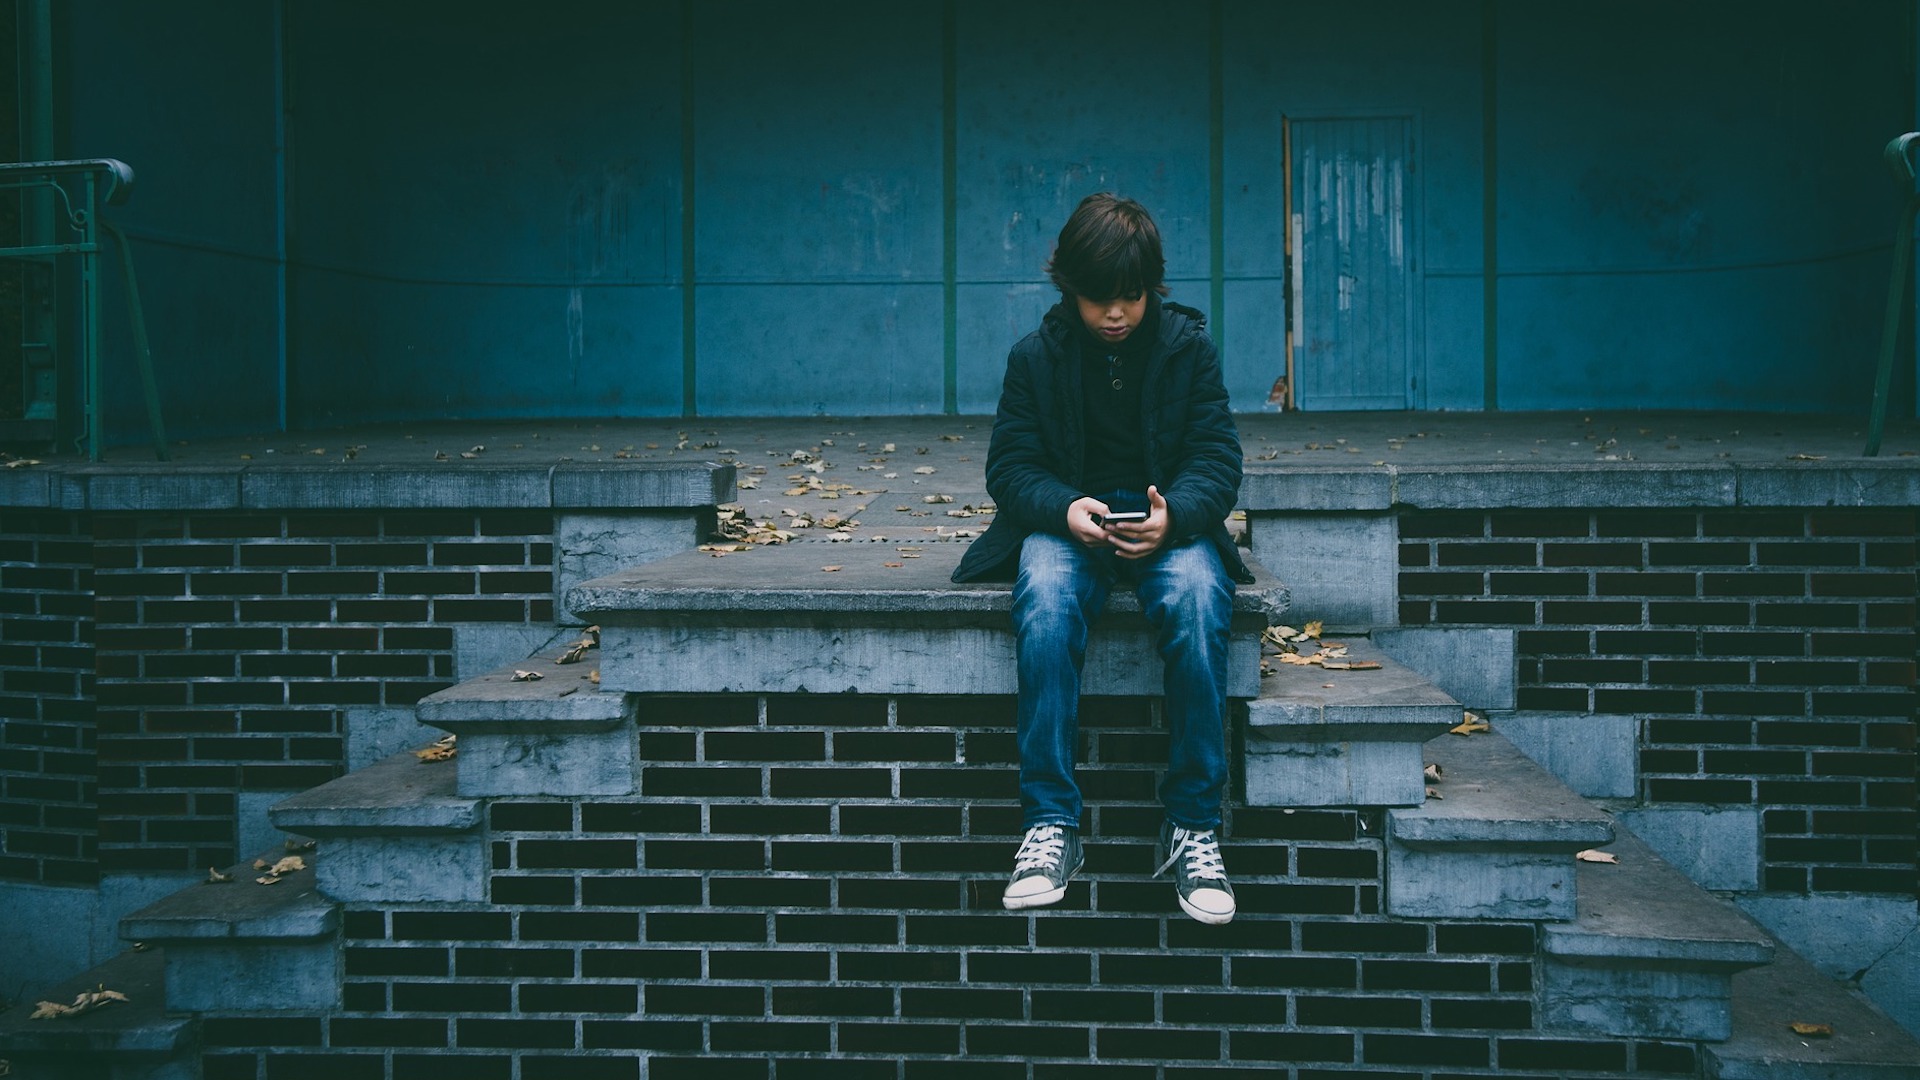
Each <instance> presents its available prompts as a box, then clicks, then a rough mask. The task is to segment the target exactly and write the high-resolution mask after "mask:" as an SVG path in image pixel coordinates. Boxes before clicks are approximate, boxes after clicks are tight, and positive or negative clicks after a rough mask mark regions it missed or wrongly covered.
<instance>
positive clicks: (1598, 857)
mask: <svg viewBox="0 0 1920 1080" xmlns="http://www.w3.org/2000/svg"><path fill="white" fill-rule="evenodd" d="M1573 857H1574V858H1576V859H1578V860H1580V861H1581V862H1592V863H1617V862H1619V861H1620V857H1619V856H1617V855H1615V854H1613V853H1612V852H1610V851H1601V850H1600V849H1599V848H1586V849H1584V850H1581V851H1576V852H1574V853H1573Z"/></svg>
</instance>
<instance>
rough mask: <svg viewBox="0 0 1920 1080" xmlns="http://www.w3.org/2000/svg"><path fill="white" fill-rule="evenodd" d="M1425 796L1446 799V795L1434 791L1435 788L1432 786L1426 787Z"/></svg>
mask: <svg viewBox="0 0 1920 1080" xmlns="http://www.w3.org/2000/svg"><path fill="white" fill-rule="evenodd" d="M1427 798H1429V799H1440V800H1443V801H1444V800H1445V799H1446V796H1445V795H1442V794H1440V793H1439V792H1437V791H1435V790H1433V789H1432V788H1428V789H1427Z"/></svg>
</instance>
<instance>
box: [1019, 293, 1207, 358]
mask: <svg viewBox="0 0 1920 1080" xmlns="http://www.w3.org/2000/svg"><path fill="white" fill-rule="evenodd" d="M1147 296H1148V301H1147V302H1148V303H1150V304H1154V305H1157V306H1158V307H1159V309H1160V319H1159V340H1157V341H1156V342H1155V343H1154V345H1155V348H1154V352H1155V353H1157V354H1159V355H1162V356H1165V355H1167V354H1169V353H1172V352H1174V351H1176V350H1178V349H1179V348H1180V347H1181V346H1183V345H1185V344H1187V342H1188V341H1189V340H1191V339H1192V338H1193V337H1194V336H1195V335H1196V334H1199V333H1200V332H1201V331H1202V330H1205V329H1206V328H1207V317H1206V316H1205V315H1203V314H1201V313H1200V312H1199V311H1197V310H1195V309H1194V308H1190V307H1188V306H1186V305H1185V304H1176V303H1174V302H1173V301H1171V300H1162V299H1160V296H1159V294H1158V293H1148V294H1147ZM1141 321H1142V322H1146V321H1148V320H1145V319H1143V320H1141ZM1040 334H1041V336H1042V337H1044V338H1046V339H1047V342H1048V344H1050V345H1052V346H1053V352H1054V355H1056V356H1078V355H1079V349H1078V343H1079V340H1080V337H1081V334H1080V312H1079V309H1078V306H1077V305H1075V304H1074V303H1073V302H1071V301H1069V300H1068V299H1067V298H1065V297H1061V298H1060V302H1059V303H1056V304H1054V305H1053V307H1051V308H1049V309H1048V310H1047V314H1046V315H1045V316H1044V317H1043V318H1042V319H1041V320H1040ZM1069 346H1071V347H1072V351H1068V349H1069Z"/></svg>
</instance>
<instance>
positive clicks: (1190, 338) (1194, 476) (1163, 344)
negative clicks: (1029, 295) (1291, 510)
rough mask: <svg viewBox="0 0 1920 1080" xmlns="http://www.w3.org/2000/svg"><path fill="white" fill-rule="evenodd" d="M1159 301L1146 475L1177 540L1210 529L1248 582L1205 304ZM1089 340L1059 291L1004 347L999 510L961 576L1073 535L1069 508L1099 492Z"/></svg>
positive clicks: (1231, 566) (1145, 397)
mask: <svg viewBox="0 0 1920 1080" xmlns="http://www.w3.org/2000/svg"><path fill="white" fill-rule="evenodd" d="M1159 309H1160V318H1159V326H1158V327H1157V331H1156V332H1155V333H1154V335H1153V338H1152V347H1151V349H1150V350H1148V351H1147V355H1146V357H1145V374H1144V377H1143V379H1142V381H1141V384H1140V385H1141V398H1140V431H1139V433H1138V435H1139V440H1140V446H1141V448H1142V450H1143V453H1144V458H1145V465H1146V477H1145V480H1146V482H1147V483H1149V484H1152V485H1154V486H1156V487H1158V488H1159V489H1160V494H1161V496H1162V497H1163V498H1165V499H1166V500H1167V512H1168V515H1169V517H1170V518H1171V522H1170V526H1169V529H1168V533H1167V544H1168V545H1169V546H1171V545H1173V544H1178V543H1181V542H1183V541H1186V540H1188V539H1190V538H1192V537H1196V536H1204V537H1206V538H1207V539H1208V540H1210V541H1212V543H1213V546H1214V548H1215V550H1217V551H1218V552H1219V553H1220V562H1221V565H1223V566H1225V567H1226V570H1227V573H1228V575H1229V576H1231V577H1232V578H1233V579H1234V580H1235V581H1238V582H1242V583H1249V582H1251V581H1252V580H1253V575H1252V574H1250V573H1249V572H1248V571H1247V567H1246V563H1245V562H1243V561H1242V560H1241V558H1240V554H1239V552H1238V551H1236V550H1235V549H1234V546H1233V539H1232V537H1230V536H1229V535H1228V534H1227V529H1226V516H1227V514H1228V513H1229V512H1230V511H1232V509H1233V504H1234V501H1235V499H1237V498H1238V496H1239V492H1240V437H1239V435H1238V434H1237V433H1236V432H1235V430H1234V426H1233V414H1232V412H1231V411H1230V410H1229V409H1228V407H1227V391H1226V387H1225V386H1224V385H1223V384H1222V382H1221V379H1220V360H1219V356H1218V354H1217V353H1216V352H1215V351H1214V348H1213V339H1212V338H1210V337H1208V336H1207V333H1206V319H1205V317H1204V316H1202V315H1201V314H1200V313H1199V312H1198V311H1195V310H1194V309H1192V308H1190V307H1185V306H1183V305H1180V304H1175V303H1162V304H1160V305H1159ZM1142 328H1143V329H1144V328H1145V321H1144V320H1143V322H1142ZM1084 340H1085V330H1084V329H1083V328H1082V326H1081V323H1080V315H1079V312H1078V310H1077V309H1076V308H1075V306H1074V305H1073V304H1072V303H1070V302H1067V301H1062V302H1061V303H1059V304H1056V305H1054V307H1053V308H1052V309H1051V310H1049V311H1048V312H1047V314H1046V316H1045V318H1043V319H1041V321H1040V329H1038V330H1036V331H1034V332H1033V333H1031V334H1028V335H1027V336H1026V337H1024V338H1022V339H1020V341H1019V342H1018V343H1017V344H1015V345H1014V347H1013V351H1012V352H1011V353H1010V354H1008V356H1007V375H1006V380H1005V382H1004V383H1003V384H1002V386H1001V390H1000V408H999V411H998V412H997V413H995V415H994V419H993V441H992V443H991V444H990V446H989V448H988V450H987V493H988V494H989V495H991V496H993V501H994V505H995V506H996V508H997V509H998V512H997V513H996V514H995V516H994V520H993V524H992V525H991V526H989V527H988V529H987V531H986V534H985V535H983V536H981V537H980V538H979V539H978V540H975V541H974V542H973V544H972V546H971V547H969V548H968V550H967V553H966V555H965V556H964V557H962V558H961V560H960V566H959V568H958V569H956V570H955V571H954V572H953V580H955V581H977V580H981V579H985V578H1009V577H1012V576H1013V570H1014V568H1015V566H1017V565H1018V563H1017V556H1018V555H1019V553H1020V544H1021V542H1022V541H1023V540H1025V539H1026V538H1027V536H1028V534H1030V533H1035V532H1050V533H1055V534H1057V535H1060V536H1066V535H1068V530H1067V507H1068V506H1070V505H1072V503H1073V501H1074V500H1075V499H1078V498H1081V497H1082V496H1085V495H1097V494H1099V492H1096V491H1093V490H1091V489H1089V487H1088V486H1087V483H1086V481H1087V479H1088V472H1089V469H1088V465H1087V424H1086V415H1085V412H1086V404H1085V400H1086V391H1085V386H1084V373H1085V366H1084V362H1083V357H1082V350H1081V346H1082V343H1083V341H1084ZM1088 344H1091V343H1088Z"/></svg>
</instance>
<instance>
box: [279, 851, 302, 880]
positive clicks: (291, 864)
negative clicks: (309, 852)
mask: <svg viewBox="0 0 1920 1080" xmlns="http://www.w3.org/2000/svg"><path fill="white" fill-rule="evenodd" d="M306 868H307V860H305V859H303V858H301V857H300V856H298V855H289V856H287V857H286V858H284V859H281V860H280V861H279V862H277V863H274V864H273V871H272V872H273V873H274V875H276V876H278V875H280V874H293V873H298V872H299V871H302V870H305V869H306Z"/></svg>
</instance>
